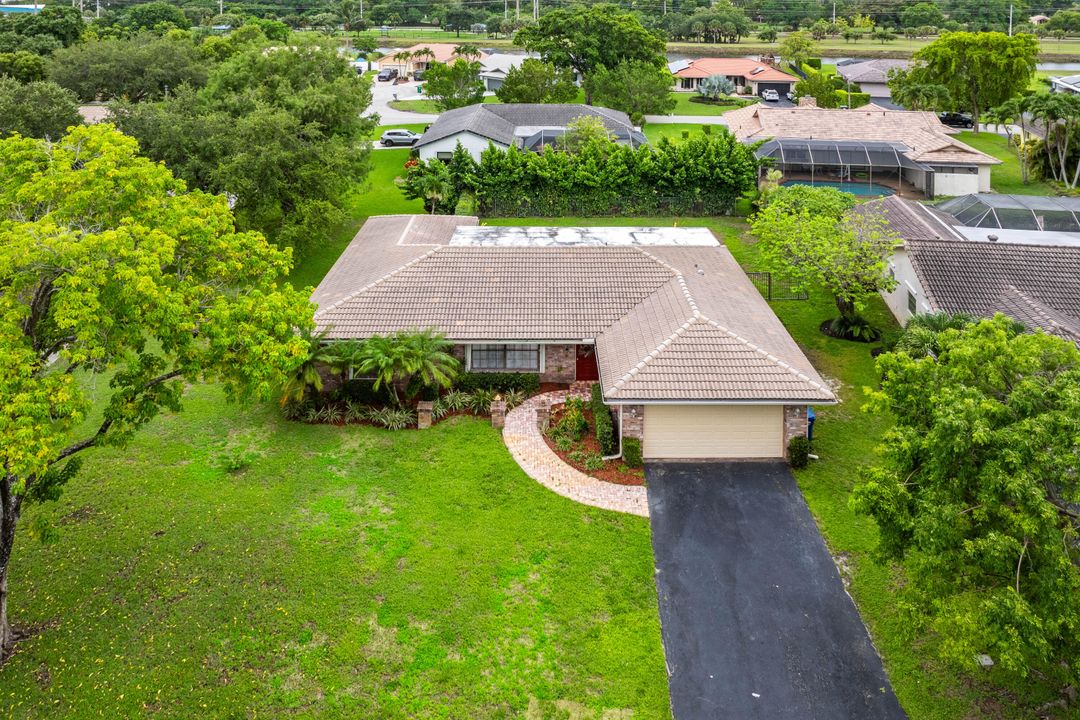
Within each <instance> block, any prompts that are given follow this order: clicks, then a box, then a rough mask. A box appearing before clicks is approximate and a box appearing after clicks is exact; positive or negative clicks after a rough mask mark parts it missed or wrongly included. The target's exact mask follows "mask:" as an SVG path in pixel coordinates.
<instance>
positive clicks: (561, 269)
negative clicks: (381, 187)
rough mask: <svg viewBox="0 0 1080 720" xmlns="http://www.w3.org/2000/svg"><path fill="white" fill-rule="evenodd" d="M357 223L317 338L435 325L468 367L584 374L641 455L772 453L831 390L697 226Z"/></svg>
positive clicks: (457, 220)
mask: <svg viewBox="0 0 1080 720" xmlns="http://www.w3.org/2000/svg"><path fill="white" fill-rule="evenodd" d="M477 222H478V221H477V219H476V218H469V217H455V216H429V215H416V216H411V215H398V216H383V217H373V218H370V219H369V220H368V221H367V222H366V223H365V224H364V226H363V227H362V228H361V229H360V232H359V233H357V235H356V237H355V238H354V239H353V241H352V242H351V243H350V244H349V246H348V247H347V248H346V249H345V251H344V252H343V253H342V255H341V257H340V258H339V259H338V261H337V262H336V263H335V264H334V266H333V267H332V268H331V269H330V272H328V273H327V275H326V277H325V278H323V280H322V282H321V283H320V284H319V286H318V288H316V290H315V292H314V294H313V295H312V301H313V302H314V303H315V304H316V305H317V306H318V309H317V311H316V313H315V323H316V326H317V328H318V329H319V331H325V332H326V333H327V336H326V337H327V338H328V339H329V340H330V341H334V340H353V339H358V340H362V339H365V338H368V337H371V336H372V335H375V334H385V333H392V332H395V331H399V330H411V329H426V328H434V329H435V330H437V331H439V332H441V333H443V334H444V335H445V336H446V338H447V339H448V340H450V341H451V342H453V343H454V353H455V354H456V356H457V357H458V358H460V359H461V361H462V363H463V365H464V368H465V369H466V370H467V371H470V372H527V373H537V374H538V375H539V376H540V380H541V381H542V382H548V383H574V382H598V383H600V386H601V388H602V389H603V395H604V401H605V402H606V403H607V404H609V405H612V406H614V407H615V408H616V409H617V411H618V414H619V417H620V418H621V427H622V433H623V435H624V436H629V437H638V438H641V439H642V440H643V453H644V456H645V457H646V458H649V459H661V458H724V457H726V458H737V457H782V456H783V455H784V453H785V449H786V447H787V441H788V440H789V439H790V438H791V437H793V436H794V435H798V434H804V433H805V432H806V414H807V413H806V406H808V405H815V404H832V403H834V402H836V398H835V396H834V394H833V392H832V391H831V390H830V389H829V387H828V386H827V385H826V384H825V383H824V381H823V380H822V379H821V377H820V376H819V375H818V373H817V371H815V370H814V367H813V366H812V365H811V364H810V362H809V360H807V358H806V356H805V355H804V354H803V353H802V351H801V350H800V349H799V346H798V345H797V344H796V343H795V341H794V340H793V339H792V338H791V336H790V335H789V334H788V332H787V331H786V330H785V329H784V326H783V325H782V324H781V323H780V320H779V319H778V318H777V317H776V315H775V314H774V313H773V312H772V310H771V309H770V308H769V305H768V303H766V302H765V300H764V299H763V298H762V297H761V295H760V294H759V293H758V291H757V290H756V289H755V288H754V285H753V284H752V283H751V282H750V280H749V278H747V276H746V274H745V273H744V272H743V271H742V269H741V268H740V267H739V265H738V263H736V262H735V259H734V258H733V257H732V255H731V253H730V252H729V251H728V250H727V248H726V247H725V246H724V245H723V243H721V242H719V241H718V240H717V239H716V237H715V236H714V235H713V234H712V233H711V232H710V231H709V230H707V229H704V228H672V227H656V228H642V227H606V228H605V227H593V228H564V227H488V226H485V227H481V226H478V224H477Z"/></svg>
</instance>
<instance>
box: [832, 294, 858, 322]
mask: <svg viewBox="0 0 1080 720" xmlns="http://www.w3.org/2000/svg"><path fill="white" fill-rule="evenodd" d="M836 309H837V310H839V311H840V317H842V318H846V319H848V320H850V319H852V318H854V317H855V303H853V302H851V301H850V300H844V299H843V298H840V297H837V298H836Z"/></svg>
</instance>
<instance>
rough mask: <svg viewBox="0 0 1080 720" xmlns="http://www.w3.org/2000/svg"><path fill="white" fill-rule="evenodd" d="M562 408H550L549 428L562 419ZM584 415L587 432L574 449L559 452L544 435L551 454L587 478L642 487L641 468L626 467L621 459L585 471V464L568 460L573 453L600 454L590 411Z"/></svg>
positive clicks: (552, 441)
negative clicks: (597, 468) (596, 468)
mask: <svg viewBox="0 0 1080 720" xmlns="http://www.w3.org/2000/svg"><path fill="white" fill-rule="evenodd" d="M563 407H564V406H563V405H562V404H559V405H552V406H551V421H550V425H551V426H554V425H555V424H556V423H557V422H559V419H560V418H561V417H562V412H563ZM584 415H585V420H586V421H588V423H589V432H587V433H585V437H583V438H582V439H581V440H579V441H578V442H576V443H574V448H573V449H571V450H569V451H568V452H563V451H561V450H559V448H558V447H557V446H556V445H555V441H554V440H552V439H551V438H550V437H548V435H547V434H546V433H545V435H544V442H546V443H547V445H548V447H549V448H551V452H553V453H555V454H556V455H558V456H559V459H561V460H562V461H563V462H564V463H566V464H567V465H569V466H571V467H572V468H574V469H575V470H578V471H579V472H582V473H584V474H586V475H588V476H589V477H594V478H596V479H597V480H603V481H604V482H609V483H613V484H615V485H644V484H645V471H644V470H643V469H641V468H632V467H628V466H627V465H626V463H625V462H623V460H622V458H618V459H615V460H605V461H604V467H602V468H600V469H599V470H586V469H585V463H583V462H580V461H577V460H572V459H571V458H570V454H571V453H573V452H575V451H584V452H586V453H597V454H602V453H601V452H600V443H599V441H597V439H596V434H595V431H594V430H595V427H596V426H595V424H594V423H593V415H592V410H589V409H588V408H586V409H585V411H584Z"/></svg>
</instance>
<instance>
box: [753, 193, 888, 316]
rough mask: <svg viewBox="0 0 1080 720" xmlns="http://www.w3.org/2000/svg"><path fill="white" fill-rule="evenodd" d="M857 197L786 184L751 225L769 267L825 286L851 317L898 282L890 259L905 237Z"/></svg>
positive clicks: (805, 282)
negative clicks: (858, 206) (861, 206)
mask: <svg viewBox="0 0 1080 720" xmlns="http://www.w3.org/2000/svg"><path fill="white" fill-rule="evenodd" d="M854 202H855V199H854V197H853V196H852V195H850V194H848V193H843V192H840V191H838V190H835V189H833V188H828V187H808V186H804V185H795V186H791V187H781V188H780V189H778V190H776V191H775V192H773V193H772V194H770V196H769V201H768V204H767V205H766V206H765V207H764V209H762V210H761V212H759V213H758V214H757V216H756V217H755V218H754V220H753V223H752V225H751V228H752V230H753V233H754V234H755V235H757V237H758V238H759V239H760V240H761V243H760V247H761V257H762V260H763V261H764V262H765V264H766V265H767V266H768V269H770V270H773V271H774V272H778V273H781V274H783V275H786V276H788V277H791V278H793V279H794V280H795V281H797V282H798V283H799V284H801V285H803V286H820V287H822V288H823V289H825V290H826V291H828V292H829V293H830V294H831V295H832V296H833V298H834V299H835V301H836V307H837V309H838V310H839V311H840V315H841V317H842V318H845V319H848V320H853V319H854V318H855V317H856V314H857V313H858V311H859V310H861V309H862V308H863V307H864V306H865V304H866V302H867V300H868V299H869V298H870V297H872V296H873V295H875V294H876V293H878V292H880V291H882V290H890V289H892V288H893V287H895V285H896V281H895V280H894V279H893V278H892V277H890V276H889V274H888V258H889V256H890V255H891V254H892V251H893V248H895V247H896V245H897V244H898V243H899V241H900V238H899V237H898V236H897V235H896V233H895V232H893V231H891V230H890V229H889V227H888V224H887V223H886V221H885V219H884V218H882V217H881V216H880V215H875V214H870V213H859V212H852V211H851V209H852V207H853V206H854Z"/></svg>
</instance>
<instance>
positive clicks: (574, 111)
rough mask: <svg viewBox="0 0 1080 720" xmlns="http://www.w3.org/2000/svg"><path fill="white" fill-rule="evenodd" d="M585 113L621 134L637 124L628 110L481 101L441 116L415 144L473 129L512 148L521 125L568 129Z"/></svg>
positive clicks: (431, 141) (629, 132) (631, 130)
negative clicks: (569, 125)
mask: <svg viewBox="0 0 1080 720" xmlns="http://www.w3.org/2000/svg"><path fill="white" fill-rule="evenodd" d="M582 116H592V117H597V118H599V119H600V121H601V122H603V123H604V127H606V128H607V129H608V130H610V131H611V132H612V133H615V134H617V135H620V136H624V135H630V134H631V133H634V124H633V123H631V122H630V118H629V116H628V115H627V114H626V113H624V112H620V111H618V110H611V109H609V108H602V107H596V106H594V105H576V104H565V105H560V104H547V103H535V104H534V103H479V104H476V105H469V106H467V107H463V108H457V109H455V110H448V111H447V112H444V113H442V114H441V115H439V118H438V119H437V120H436V121H435V122H433V123H432V124H431V127H429V128H428V129H427V131H426V132H425V133H424V135H423V137H421V138H420V141H419V142H417V143H416V147H420V146H423V145H427V144H429V143H433V142H437V141H439V140H442V139H444V138H448V137H451V136H453V135H457V134H458V133H462V132H471V133H473V134H475V135H479V136H480V137H482V138H487V139H488V140H491V141H493V142H496V143H500V144H502V145H504V146H507V147H509V146H510V145H515V144H517V142H518V136H517V129H518V128H565V127H566V126H567V125H568V124H569V123H570V121H571V120H574V119H575V118H579V117H582Z"/></svg>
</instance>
